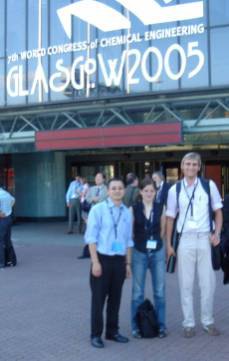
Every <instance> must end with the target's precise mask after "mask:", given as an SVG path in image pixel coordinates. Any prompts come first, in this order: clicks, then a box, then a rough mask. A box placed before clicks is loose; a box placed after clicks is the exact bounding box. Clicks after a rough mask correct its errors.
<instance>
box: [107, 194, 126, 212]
mask: <svg viewBox="0 0 229 361" xmlns="http://www.w3.org/2000/svg"><path fill="white" fill-rule="evenodd" d="M107 205H108V207H109V208H114V207H117V206H116V205H115V204H114V202H113V201H112V199H111V198H110V197H108V198H107ZM117 208H120V209H123V208H124V204H123V203H122V202H121V204H120V206H119V207H117Z"/></svg>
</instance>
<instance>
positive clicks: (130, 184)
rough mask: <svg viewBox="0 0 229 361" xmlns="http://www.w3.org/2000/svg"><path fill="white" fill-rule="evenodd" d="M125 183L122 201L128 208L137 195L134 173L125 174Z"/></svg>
mask: <svg viewBox="0 0 229 361" xmlns="http://www.w3.org/2000/svg"><path fill="white" fill-rule="evenodd" d="M126 185H127V187H126V190H125V194H124V197H123V203H124V204H125V205H126V206H127V207H128V208H129V207H132V206H133V204H134V203H135V202H136V201H137V199H138V196H139V188H138V178H137V177H136V175H135V174H134V173H128V174H127V176H126Z"/></svg>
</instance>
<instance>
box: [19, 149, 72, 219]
mask: <svg viewBox="0 0 229 361" xmlns="http://www.w3.org/2000/svg"><path fill="white" fill-rule="evenodd" d="M13 167H14V170H15V194H16V205H15V215H16V217H37V218H42V217H63V216H65V213H66V208H65V188H66V187H65V156H64V154H63V153H61V152H55V153H40V154H15V155H13Z"/></svg>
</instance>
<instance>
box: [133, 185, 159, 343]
mask: <svg viewBox="0 0 229 361" xmlns="http://www.w3.org/2000/svg"><path fill="white" fill-rule="evenodd" d="M140 195H141V197H142V200H141V201H139V202H137V203H136V204H135V205H134V206H133V207H132V211H133V219H134V227H133V230H134V234H133V238H134V249H133V256H132V273H133V286H132V302H131V326H132V335H133V337H136V338H141V335H140V332H139V329H138V326H137V322H136V313H137V308H138V306H139V305H140V304H141V303H142V302H143V301H144V289H145V279H146V272H147V269H148V268H149V270H150V272H151V276H152V288H153V293H154V306H155V310H156V315H157V321H158V327H159V332H158V336H159V337H160V338H163V337H165V336H166V325H165V271H166V264H165V247H164V244H163V238H164V233H165V216H164V215H163V205H162V204H160V203H157V202H155V196H156V187H155V185H154V183H153V182H152V181H151V180H149V179H146V180H144V181H143V182H142V184H141V187H140Z"/></svg>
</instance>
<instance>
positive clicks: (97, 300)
mask: <svg viewBox="0 0 229 361" xmlns="http://www.w3.org/2000/svg"><path fill="white" fill-rule="evenodd" d="M123 195H124V184H123V182H122V180H120V179H118V178H112V179H111V180H109V182H108V198H107V199H106V200H104V201H103V202H100V203H99V204H96V205H95V206H94V207H92V209H91V210H90V213H89V217H88V222H87V229H86V233H85V242H86V243H87V244H88V245H89V250H90V256H91V271H90V285H91V292H92V300H91V345H92V346H93V347H97V348H103V347H104V343H103V340H102V338H101V336H102V332H103V308H104V302H105V300H106V299H107V312H106V314H107V319H106V339H107V340H112V341H115V342H120V343H126V342H128V338H127V337H124V336H122V335H121V334H120V333H119V324H118V315H119V308H120V302H121V294H122V286H123V283H124V280H125V278H126V277H130V275H131V268H130V265H131V247H132V246H133V241H132V216H131V212H130V211H129V210H128V209H127V208H126V206H125V205H124V204H123V203H122V198H123Z"/></svg>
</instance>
